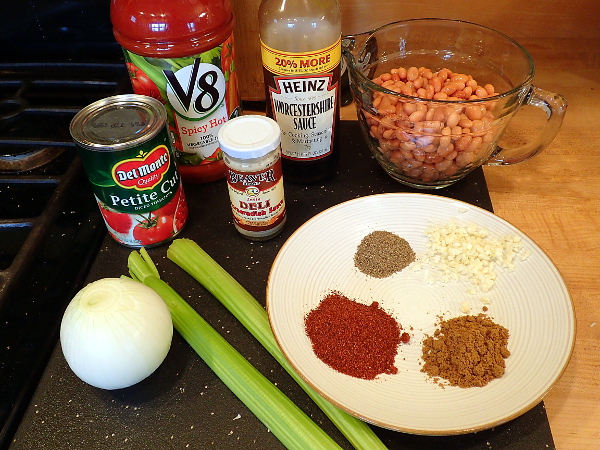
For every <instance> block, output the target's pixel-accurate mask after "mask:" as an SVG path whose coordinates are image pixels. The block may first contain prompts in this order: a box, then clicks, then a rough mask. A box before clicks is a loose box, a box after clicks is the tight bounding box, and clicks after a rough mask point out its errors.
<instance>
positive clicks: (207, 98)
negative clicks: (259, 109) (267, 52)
mask: <svg viewBox="0 0 600 450" xmlns="http://www.w3.org/2000/svg"><path fill="white" fill-rule="evenodd" d="M124 53H125V58H126V60H127V64H128V69H129V75H130V77H131V81H132V86H133V90H134V92H135V93H136V94H142V95H148V96H151V97H154V98H157V99H158V100H159V101H161V102H162V103H163V104H164V106H165V108H166V111H167V122H168V126H169V131H170V133H171V139H172V141H173V145H174V146H175V150H176V156H177V159H178V162H179V163H180V164H185V165H199V164H207V163H210V162H215V161H217V160H220V159H222V155H221V153H220V149H219V142H218V137H217V136H218V132H219V128H220V127H221V126H222V125H223V124H224V123H225V122H226V121H227V120H229V119H231V118H233V117H236V116H238V115H240V114H241V106H240V103H241V101H240V97H239V92H238V85H237V74H236V71H235V64H234V59H233V58H234V55H233V37H230V38H229V39H228V40H227V41H225V42H224V43H223V44H222V45H218V46H216V47H215V48H214V49H211V50H208V51H206V52H204V53H200V54H197V55H193V56H189V57H183V58H170V59H159V58H149V57H143V56H140V55H137V54H135V53H132V52H130V51H128V50H124Z"/></svg>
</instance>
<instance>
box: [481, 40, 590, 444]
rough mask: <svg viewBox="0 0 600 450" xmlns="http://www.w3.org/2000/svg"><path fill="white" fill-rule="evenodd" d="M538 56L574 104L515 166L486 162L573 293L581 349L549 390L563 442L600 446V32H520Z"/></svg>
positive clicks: (552, 86) (505, 207)
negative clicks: (560, 35) (567, 35)
mask: <svg viewBox="0 0 600 450" xmlns="http://www.w3.org/2000/svg"><path fill="white" fill-rule="evenodd" d="M521 41H522V42H521V43H522V44H523V45H524V46H525V48H527V49H528V50H529V51H530V53H531V54H532V56H533V59H534V61H535V62H536V67H537V73H536V76H535V78H534V83H535V84H536V85H537V86H539V87H541V88H543V89H547V90H551V91H554V92H559V93H561V94H563V95H564V96H565V97H566V98H567V100H568V102H569V108H568V111H567V114H566V116H565V120H564V122H563V126H562V129H561V131H560V132H559V134H558V136H557V138H556V139H555V141H554V143H553V144H552V145H550V147H549V148H547V149H546V150H545V151H544V152H543V153H541V154H540V155H538V156H536V157H535V158H533V159H531V160H530V161H528V162H524V163H521V164H518V165H515V166H512V167H486V168H485V170H484V172H485V177H486V181H487V185H488V189H489V193H490V197H491V199H492V204H493V205H494V212H495V213H496V214H497V215H498V216H500V217H502V218H503V219H505V220H507V221H509V222H510V223H512V224H513V225H515V226H516V227H518V228H519V229H521V230H522V231H523V232H525V233H526V234H527V235H528V236H529V237H531V238H532V239H534V240H535V241H536V243H537V244H538V245H539V246H540V247H541V248H542V249H543V250H544V251H545V252H546V253H547V254H548V256H549V257H550V258H551V259H552V261H553V262H554V264H555V265H556V266H557V267H558V269H559V271H560V272H561V274H562V276H563V279H564V280H565V283H566V285H567V287H568V289H569V291H570V293H571V297H572V300H573V303H574V305H575V313H576V319H577V335H576V342H575V350H574V353H573V356H572V359H571V362H570V364H569V366H568V367H567V370H566V372H565V373H564V374H563V376H562V377H561V379H560V380H559V382H558V383H557V384H556V386H555V387H554V389H552V391H551V392H550V393H549V394H548V395H547V396H546V398H545V404H546V409H547V412H548V417H549V420H550V426H551V428H552V434H553V436H554V440H555V443H556V448H557V449H559V450H574V449H577V450H583V449H589V450H592V449H598V448H600V303H599V299H600V283H599V282H598V270H599V269H598V268H599V267H600V244H599V240H600V233H599V232H598V224H599V223H600V152H599V147H600V79H599V78H598V71H599V70H600V40H599V39H588V40H586V39H532V40H521Z"/></svg>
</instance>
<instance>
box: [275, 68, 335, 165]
mask: <svg viewBox="0 0 600 450" xmlns="http://www.w3.org/2000/svg"><path fill="white" fill-rule="evenodd" d="M331 79H332V76H331V75H329V74H327V75H324V76H305V77H301V78H290V77H276V78H275V86H276V88H275V89H273V88H271V90H270V91H271V92H270V93H271V95H270V96H271V105H272V108H273V113H274V118H275V120H276V121H277V123H278V124H279V126H280V127H281V148H282V151H283V153H284V155H285V156H287V157H288V158H290V159H315V158H320V157H323V156H326V155H328V154H329V153H331V150H332V149H331V141H332V134H333V124H334V113H335V108H336V104H337V102H336V97H337V95H338V93H337V91H338V86H337V84H335V85H332V83H331Z"/></svg>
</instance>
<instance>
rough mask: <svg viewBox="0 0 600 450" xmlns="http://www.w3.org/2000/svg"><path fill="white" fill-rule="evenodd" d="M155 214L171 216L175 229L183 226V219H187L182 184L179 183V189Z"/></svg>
mask: <svg viewBox="0 0 600 450" xmlns="http://www.w3.org/2000/svg"><path fill="white" fill-rule="evenodd" d="M155 214H156V215H158V216H171V217H173V221H174V224H175V228H176V229H177V230H179V229H181V227H183V225H184V224H185V221H186V220H187V216H188V207H187V203H186V201H185V194H184V193H183V187H182V185H179V189H178V190H177V193H176V194H175V197H173V199H172V200H171V201H170V202H169V203H167V204H166V205H164V206H163V207H161V208H159V209H158V210H157V211H156V212H155Z"/></svg>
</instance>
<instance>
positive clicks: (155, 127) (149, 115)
mask: <svg viewBox="0 0 600 450" xmlns="http://www.w3.org/2000/svg"><path fill="white" fill-rule="evenodd" d="M166 120H167V113H166V111H165V107H164V105H163V104H162V103H161V102H159V101H158V100H156V99H155V98H152V97H148V96H145V95H137V94H125V95H115V96H113V97H107V98H104V99H102V100H98V101H96V102H94V103H92V104H90V105H88V106H86V107H85V108H83V109H81V111H79V112H78V113H77V114H76V115H75V117H73V120H71V125H70V128H69V129H70V132H71V136H72V138H73V140H75V141H76V142H77V143H78V144H79V145H80V146H82V147H84V148H87V149H89V150H96V151H118V150H124V149H127V148H131V147H135V146H137V145H140V144H143V143H144V142H147V141H149V140H150V139H152V138H153V137H154V136H156V135H157V134H158V133H159V132H160V131H161V130H162V129H163V128H164V126H165V123H166Z"/></svg>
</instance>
